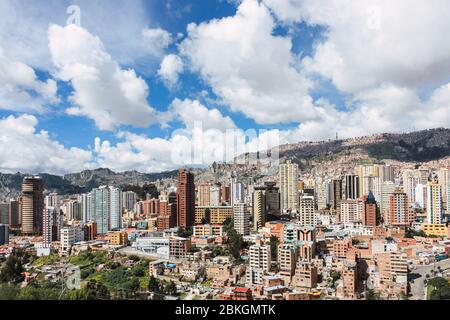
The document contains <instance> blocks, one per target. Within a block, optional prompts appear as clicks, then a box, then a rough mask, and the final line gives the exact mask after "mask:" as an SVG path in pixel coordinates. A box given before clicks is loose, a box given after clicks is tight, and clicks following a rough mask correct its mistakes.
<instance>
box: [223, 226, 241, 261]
mask: <svg viewBox="0 0 450 320" xmlns="http://www.w3.org/2000/svg"><path fill="white" fill-rule="evenodd" d="M227 235H228V250H229V251H230V253H231V255H232V256H233V257H235V258H236V259H237V258H239V257H240V255H241V249H242V245H243V242H244V241H243V240H242V236H241V235H240V234H238V233H237V232H236V230H234V229H231V230H230V231H229V232H228V233H227Z"/></svg>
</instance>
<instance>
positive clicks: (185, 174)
mask: <svg viewBox="0 0 450 320" xmlns="http://www.w3.org/2000/svg"><path fill="white" fill-rule="evenodd" d="M194 219H195V185H194V174H193V173H192V172H190V171H188V170H186V169H180V170H179V171H178V188H177V226H178V227H180V228H185V229H186V228H189V227H191V226H193V225H194Z"/></svg>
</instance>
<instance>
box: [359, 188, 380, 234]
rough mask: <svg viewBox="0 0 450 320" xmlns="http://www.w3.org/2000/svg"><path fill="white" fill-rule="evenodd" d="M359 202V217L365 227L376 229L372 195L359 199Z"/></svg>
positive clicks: (375, 212) (375, 211)
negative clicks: (361, 218)
mask: <svg viewBox="0 0 450 320" xmlns="http://www.w3.org/2000/svg"><path fill="white" fill-rule="evenodd" d="M361 200H362V201H360V202H359V205H360V208H361V209H360V210H361V212H362V214H361V216H362V217H363V220H364V225H365V226H371V227H376V226H377V202H376V200H375V197H374V196H373V194H371V193H370V194H369V195H368V196H366V197H364V198H362V199H361Z"/></svg>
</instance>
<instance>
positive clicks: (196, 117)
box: [170, 99, 236, 131]
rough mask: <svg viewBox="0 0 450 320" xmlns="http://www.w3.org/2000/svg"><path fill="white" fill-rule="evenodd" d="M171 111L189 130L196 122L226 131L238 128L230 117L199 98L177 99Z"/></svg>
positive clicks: (206, 128) (204, 127)
mask: <svg viewBox="0 0 450 320" xmlns="http://www.w3.org/2000/svg"><path fill="white" fill-rule="evenodd" d="M170 112H171V113H172V114H173V115H174V117H175V118H176V119H179V120H181V121H182V122H183V123H184V125H185V127H186V129H188V130H193V129H194V127H195V124H196V123H199V124H201V126H202V128H203V129H204V130H209V129H217V130H220V131H225V130H227V129H234V128H236V125H235V124H234V122H233V120H232V119H231V118H230V117H228V116H223V115H222V113H221V112H220V111H219V110H217V109H208V108H207V107H205V106H204V105H202V104H201V103H200V102H199V101H198V100H190V99H185V100H183V101H182V100H180V99H175V100H174V101H173V102H172V104H171V106H170Z"/></svg>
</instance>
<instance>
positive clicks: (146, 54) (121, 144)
mask: <svg viewBox="0 0 450 320" xmlns="http://www.w3.org/2000/svg"><path fill="white" fill-rule="evenodd" d="M413 1H414V2H417V3H416V5H415V6H414V7H413V8H411V6H410V5H408V3H409V2H408V1H406V0H400V1H398V3H396V4H390V3H388V2H387V1H384V0H378V1H375V2H370V1H368V0H362V1H360V2H358V4H351V3H348V2H347V1H336V2H334V3H333V4H331V5H330V4H327V3H326V1H312V0H296V1H294V0H276V1H275V0H261V1H258V0H243V1H232V0H228V1H227V0H215V1H213V0H201V1H181V0H148V1H141V0H132V1H122V0H114V1H106V0H97V1H87V0H79V1H69V0H64V1H59V0H58V1H57V0H40V1H34V2H32V3H30V2H27V1H24V0H17V1H10V0H0V129H1V130H2V131H1V132H0V138H1V139H0V148H8V147H10V146H11V145H14V146H16V148H15V149H14V152H12V153H10V155H3V156H0V171H3V172H14V171H28V172H40V171H47V172H52V173H66V172H70V171H77V170H82V169H87V168H95V167H100V166H102V167H105V166H108V167H110V168H112V169H114V170H118V171H123V170H133V169H136V170H140V171H145V172H155V171H161V170H168V169H172V168H176V167H179V166H181V165H182V164H184V165H189V164H194V163H189V161H187V162H185V163H179V162H177V161H174V156H173V153H174V150H180V149H183V148H184V147H185V146H188V147H190V148H194V147H195V142H194V137H193V133H194V132H195V128H194V125H195V124H194V121H197V122H201V123H202V125H203V128H204V130H205V132H208V130H214V129H218V130H221V131H223V132H225V131H226V130H227V129H241V130H247V129H256V130H262V129H264V130H268V131H269V133H268V135H269V136H272V135H276V136H277V141H279V143H288V142H297V141H301V140H323V139H331V138H333V137H334V136H335V134H336V132H338V133H339V136H340V137H344V138H347V137H354V136H361V135H366V134H372V133H380V132H403V131H409V130H411V128H416V129H427V128H434V127H448V124H449V123H450V119H449V116H448V114H449V112H448V111H449V107H448V103H449V102H450V93H449V92H450V85H449V79H450V74H449V72H448V70H450V69H449V67H450V54H449V53H448V52H450V50H446V49H450V43H449V41H448V39H447V37H446V35H445V32H443V31H442V30H445V26H446V25H447V24H449V22H448V21H449V19H448V18H449V16H450V13H449V12H450V6H449V5H448V4H447V3H446V2H445V1H441V0H433V1H432V2H431V5H430V6H429V7H428V8H427V11H426V12H427V14H426V15H423V8H422V6H423V4H422V3H421V2H420V1H418V0H413ZM71 5H76V6H77V8H79V10H80V13H81V15H80V25H76V24H75V25H73V24H68V23H67V21H66V20H67V19H68V18H71V17H74V16H73V12H72V13H68V12H67V8H68V7H69V6H71ZM374 5H375V7H374ZM414 17H417V18H418V17H420V18H421V19H414ZM402 18H403V19H402ZM406 18H408V19H406ZM398 21H403V24H402V25H399V23H398ZM430 21H433V24H430V23H428V22H430ZM71 22H74V20H71ZM429 34H434V35H435V36H434V37H428V35H429ZM437 46H439V47H440V48H441V49H442V50H439V51H438V50H435V49H433V48H436V47H437ZM412 53H413V54H412ZM180 130H182V133H181V134H180ZM6 132H8V133H6ZM263 138H264V137H262V135H261V136H260V137H259V138H258V139H255V140H254V141H251V142H252V143H248V145H246V148H248V150H249V151H255V150H257V149H261V148H262V147H261V145H262V144H261V139H263ZM205 139H207V138H205ZM208 139H209V138H208ZM204 143H205V144H206V145H208V146H213V147H214V148H216V150H217V155H208V156H206V155H204V156H203V158H202V161H200V162H201V163H195V165H201V164H203V165H207V164H208V163H210V162H211V161H225V160H229V156H228V157H225V156H224V151H223V150H222V149H223V145H224V143H223V142H214V141H213V142H211V141H210V140H205V141H204ZM26 148H30V149H33V150H35V151H34V152H35V154H34V157H33V158H31V159H26V160H23V161H22V160H18V158H21V156H22V154H21V153H20V151H19V150H21V149H26ZM24 158H25V157H24Z"/></svg>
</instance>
